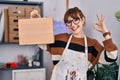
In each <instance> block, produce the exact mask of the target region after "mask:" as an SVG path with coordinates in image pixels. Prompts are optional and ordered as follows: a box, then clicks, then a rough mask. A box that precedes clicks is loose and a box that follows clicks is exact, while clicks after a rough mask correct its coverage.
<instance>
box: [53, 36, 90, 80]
mask: <svg viewBox="0 0 120 80" xmlns="http://www.w3.org/2000/svg"><path fill="white" fill-rule="evenodd" d="M71 39H72V35H71V36H70V38H69V39H68V42H67V45H66V47H65V50H64V51H63V54H62V56H61V59H60V61H59V62H58V63H57V64H56V65H55V67H54V69H53V72H52V77H51V80H87V73H86V72H87V70H88V54H87V53H88V48H87V39H86V36H84V42H85V53H83V52H78V51H74V50H70V49H68V47H69V44H70V41H71Z"/></svg>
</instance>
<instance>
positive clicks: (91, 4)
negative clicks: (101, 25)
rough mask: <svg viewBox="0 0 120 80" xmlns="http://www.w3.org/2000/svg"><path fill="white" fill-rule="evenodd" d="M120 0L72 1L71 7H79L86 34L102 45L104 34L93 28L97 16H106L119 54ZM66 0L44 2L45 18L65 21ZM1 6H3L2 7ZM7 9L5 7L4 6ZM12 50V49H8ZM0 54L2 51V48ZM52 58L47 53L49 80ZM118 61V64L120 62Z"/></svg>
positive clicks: (46, 0) (46, 64) (45, 0)
mask: <svg viewBox="0 0 120 80" xmlns="http://www.w3.org/2000/svg"><path fill="white" fill-rule="evenodd" d="M119 3H120V0H92V1H88V0H70V6H69V7H74V6H78V7H79V8H80V9H81V10H82V11H83V12H84V14H85V16H86V20H87V24H86V27H85V32H86V34H87V35H88V36H90V37H93V38H96V39H98V40H99V42H100V43H101V44H102V41H103V40H104V38H103V37H102V34H101V33H99V32H97V31H95V30H94V29H93V28H92V24H93V22H96V21H97V18H96V14H103V15H105V16H106V25H107V28H108V30H109V31H110V32H111V34H112V35H111V36H112V38H113V41H114V43H115V44H116V45H117V46H118V54H119V53H120V43H119V41H120V38H119V30H120V27H119V26H120V22H118V21H117V20H116V18H115V17H114V14H115V12H116V11H117V10H120V5H119ZM65 4H66V2H65V0H51V1H50V0H44V17H47V16H52V17H53V18H54V20H60V21H62V20H63V16H64V12H65V10H66V7H65ZM0 6H1V5H0ZM4 7H5V6H4ZM8 50H10V49H8ZM0 51H1V52H0V53H3V52H2V49H1V48H0ZM0 57H1V56H0ZM48 59H51V56H50V55H49V54H48V53H47V52H46V51H45V54H44V61H45V64H44V66H45V67H46V68H47V71H48V72H47V80H48V78H49V69H50V64H51V61H49V60H48ZM119 61H120V60H119ZM119 61H118V62H119Z"/></svg>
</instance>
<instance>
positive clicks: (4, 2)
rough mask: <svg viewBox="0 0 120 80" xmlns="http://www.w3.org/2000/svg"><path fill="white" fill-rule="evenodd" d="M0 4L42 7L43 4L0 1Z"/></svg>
mask: <svg viewBox="0 0 120 80" xmlns="http://www.w3.org/2000/svg"><path fill="white" fill-rule="evenodd" d="M0 4H12V5H38V6H40V5H42V4H43V2H29V1H0Z"/></svg>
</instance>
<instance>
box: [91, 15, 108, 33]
mask: <svg viewBox="0 0 120 80" xmlns="http://www.w3.org/2000/svg"><path fill="white" fill-rule="evenodd" d="M97 19H98V22H96V23H94V24H93V28H94V29H95V30H97V31H99V32H101V33H102V34H103V33H105V32H108V30H107V28H106V25H105V16H103V15H101V16H98V15H97Z"/></svg>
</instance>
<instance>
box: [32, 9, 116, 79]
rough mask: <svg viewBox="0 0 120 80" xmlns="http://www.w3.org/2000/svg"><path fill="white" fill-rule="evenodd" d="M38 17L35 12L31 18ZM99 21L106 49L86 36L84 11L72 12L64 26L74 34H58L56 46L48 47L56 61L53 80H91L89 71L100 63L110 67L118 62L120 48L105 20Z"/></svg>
mask: <svg viewBox="0 0 120 80" xmlns="http://www.w3.org/2000/svg"><path fill="white" fill-rule="evenodd" d="M34 14H36V13H34V11H33V12H32V14H31V16H32V15H34ZM38 17H39V16H38ZM33 18H34V17H33ZM35 18H36V17H35ZM97 19H98V22H97V23H95V24H93V27H94V29H95V30H97V31H99V32H101V33H102V34H103V37H104V39H105V40H104V41H103V44H104V46H102V45H101V44H100V43H99V42H98V41H97V40H96V39H92V38H90V37H87V36H85V34H84V25H85V23H86V20H85V16H84V14H83V13H82V11H81V10H80V9H78V8H77V7H74V8H70V9H68V11H67V12H66V13H65V15H64V22H65V24H66V26H67V27H68V29H69V30H70V31H71V34H67V33H63V34H58V35H56V36H55V43H53V44H50V45H48V51H49V52H50V53H51V55H52V60H53V70H52V73H51V74H52V75H51V80H87V77H86V76H87V74H86V72H87V70H88V69H91V68H93V67H94V66H95V65H96V64H98V63H100V64H110V63H112V62H114V61H116V59H117V47H116V45H115V44H114V43H113V41H112V38H111V36H110V35H111V34H110V32H109V31H108V30H107V28H106V25H105V17H104V16H103V15H102V16H101V17H99V16H97Z"/></svg>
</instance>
